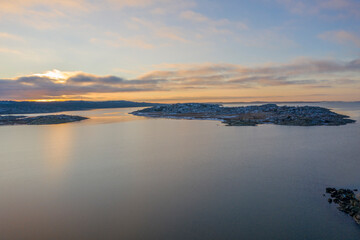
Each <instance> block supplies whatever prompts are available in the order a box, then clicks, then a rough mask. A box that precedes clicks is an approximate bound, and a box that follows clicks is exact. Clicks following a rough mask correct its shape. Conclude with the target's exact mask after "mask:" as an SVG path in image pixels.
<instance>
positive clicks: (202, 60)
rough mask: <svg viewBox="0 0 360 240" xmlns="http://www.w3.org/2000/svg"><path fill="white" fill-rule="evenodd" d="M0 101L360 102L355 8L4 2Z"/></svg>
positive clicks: (194, 1)
mask: <svg viewBox="0 0 360 240" xmlns="http://www.w3.org/2000/svg"><path fill="white" fill-rule="evenodd" d="M0 100H41V101H45V100H130V101H149V102H169V103H170V102H236V101H360V1H359V0H223V1H220V0H206V1H205V0H102V1H99V0H77V1H73V0H51V1H48V0H12V1H9V0H0Z"/></svg>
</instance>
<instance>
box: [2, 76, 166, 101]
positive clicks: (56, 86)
mask: <svg viewBox="0 0 360 240" xmlns="http://www.w3.org/2000/svg"><path fill="white" fill-rule="evenodd" d="M59 72H60V71H57V74H59ZM64 76H66V78H65V79H63V81H59V78H58V77H55V76H54V75H51V74H49V72H47V73H45V74H42V75H40V76H39V74H35V75H29V76H21V77H17V78H15V79H0V96H1V98H2V99H39V98H58V97H61V96H63V95H76V96H77V95H86V94H89V93H114V92H116V93H119V92H144V91H154V90H161V89H158V86H157V84H158V82H159V81H156V80H154V81H152V80H125V79H122V78H119V77H116V76H97V75H92V74H87V73H81V72H75V73H74V74H64Z"/></svg>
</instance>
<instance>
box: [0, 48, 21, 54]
mask: <svg viewBox="0 0 360 240" xmlns="http://www.w3.org/2000/svg"><path fill="white" fill-rule="evenodd" d="M0 53H7V54H12V55H22V53H21V52H20V51H18V50H15V49H11V48H0Z"/></svg>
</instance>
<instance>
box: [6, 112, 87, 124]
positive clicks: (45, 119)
mask: <svg viewBox="0 0 360 240" xmlns="http://www.w3.org/2000/svg"><path fill="white" fill-rule="evenodd" d="M85 119H88V118H86V117H81V116H72V115H65V114H60V115H45V116H36V117H27V116H12V115H8V116H0V126H1V125H47V124H60V123H69V122H78V121H82V120H85Z"/></svg>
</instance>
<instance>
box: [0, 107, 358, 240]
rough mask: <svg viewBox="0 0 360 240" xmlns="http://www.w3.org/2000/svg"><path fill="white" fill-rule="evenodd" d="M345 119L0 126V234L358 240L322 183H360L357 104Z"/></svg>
mask: <svg viewBox="0 0 360 240" xmlns="http://www.w3.org/2000/svg"><path fill="white" fill-rule="evenodd" d="M311 105H320V106H326V107H329V108H332V109H334V110H335V111H336V112H338V113H344V114H347V115H350V116H351V117H352V118H353V119H355V120H357V122H356V123H355V124H348V125H345V126H336V127H333V126H331V127H330V126H317V127H295V126H276V125H261V126H257V127H226V126H224V125H222V124H221V123H219V122H217V121H207V120H170V119H148V118H144V117H135V116H132V115H128V114H127V113H128V112H130V111H134V110H135V109H105V110H92V111H83V112H69V113H70V114H79V115H83V116H89V117H91V119H90V120H86V121H83V122H77V123H69V124H61V125H49V126H2V127H0V143H1V144H0V166H1V167H0V213H1V214H0V236H1V238H2V239H8V240H12V239H21V240H23V239H31V240H32V239H39V240H42V239H179V240H183V239H296V240H297V239H299V240H300V239H302V240H303V239H327V240H332V239H334V240H335V239H348V240H351V239H359V237H360V227H359V226H357V225H356V224H355V223H354V221H353V220H352V219H351V218H350V217H349V216H347V215H345V214H343V213H341V212H340V211H338V210H337V209H336V208H335V206H334V205H330V204H328V203H327V199H326V198H324V197H323V196H322V194H323V193H324V190H325V187H327V186H333V187H346V188H360V174H359V173H360V157H359V156H360V148H359V146H360V128H359V121H360V104H359V103H357V104H331V103H322V104H311Z"/></svg>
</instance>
